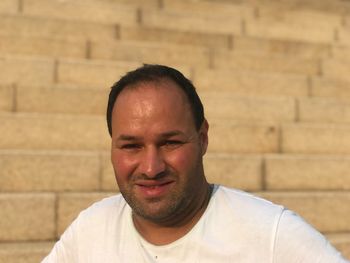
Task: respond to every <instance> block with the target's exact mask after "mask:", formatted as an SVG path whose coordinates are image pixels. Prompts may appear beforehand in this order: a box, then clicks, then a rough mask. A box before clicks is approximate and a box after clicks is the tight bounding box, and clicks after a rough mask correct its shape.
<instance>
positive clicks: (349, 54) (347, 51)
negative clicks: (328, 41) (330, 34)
mask: <svg viewBox="0 0 350 263" xmlns="http://www.w3.org/2000/svg"><path fill="white" fill-rule="evenodd" d="M331 56H332V58H333V59H335V60H345V61H349V60H350V48H349V46H345V45H339V46H332V49H331Z"/></svg>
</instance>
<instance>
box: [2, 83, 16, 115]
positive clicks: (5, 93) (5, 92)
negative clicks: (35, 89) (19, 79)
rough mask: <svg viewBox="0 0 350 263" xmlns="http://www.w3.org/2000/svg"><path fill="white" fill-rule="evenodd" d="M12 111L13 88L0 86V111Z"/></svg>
mask: <svg viewBox="0 0 350 263" xmlns="http://www.w3.org/2000/svg"><path fill="white" fill-rule="evenodd" d="M13 109H14V87H13V86H10V85H8V86H0V111H12V110H13Z"/></svg>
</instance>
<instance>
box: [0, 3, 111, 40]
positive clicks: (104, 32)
mask: <svg viewBox="0 0 350 263" xmlns="http://www.w3.org/2000/svg"><path fill="white" fill-rule="evenodd" d="M62 3H65V2H62ZM74 16H75V17H76V15H74ZM0 35H10V36H15V37H21V36H30V37H52V38H61V39H77V38H78V39H90V40H100V41H103V40H106V39H115V37H116V36H117V26H116V25H112V24H108V25H107V24H101V23H93V22H83V21H65V20H60V19H51V18H44V17H32V16H24V15H2V16H1V17H0Z"/></svg>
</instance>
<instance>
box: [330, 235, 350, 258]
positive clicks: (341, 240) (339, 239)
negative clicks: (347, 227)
mask: <svg viewBox="0 0 350 263" xmlns="http://www.w3.org/2000/svg"><path fill="white" fill-rule="evenodd" d="M327 237H328V239H329V240H330V242H331V243H332V244H333V245H334V246H335V247H336V248H338V249H339V251H340V252H341V253H342V254H343V256H344V257H345V258H346V259H350V233H339V234H330V235H327Z"/></svg>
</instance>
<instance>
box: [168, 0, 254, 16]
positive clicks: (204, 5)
mask: <svg viewBox="0 0 350 263" xmlns="http://www.w3.org/2000/svg"><path fill="white" fill-rule="evenodd" d="M162 8H163V9H165V10H171V11H177V12H188V10H191V12H192V13H193V14H205V15H207V16H218V14H220V15H222V16H231V17H244V18H246V17H247V18H252V17H254V8H253V7H252V6H249V5H245V4H233V3H231V4H228V3H213V2H209V1H196V0H192V1H186V0H178V1H172V0H163V1H162Z"/></svg>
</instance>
